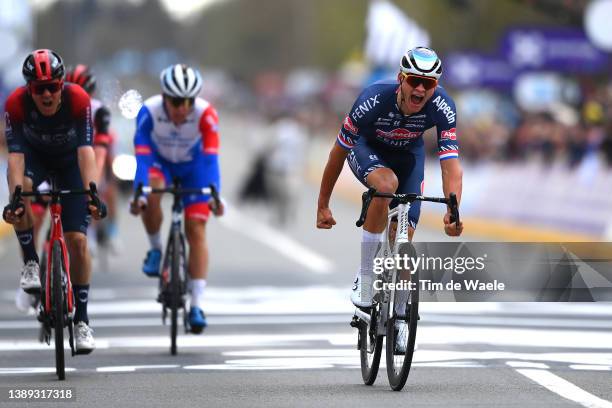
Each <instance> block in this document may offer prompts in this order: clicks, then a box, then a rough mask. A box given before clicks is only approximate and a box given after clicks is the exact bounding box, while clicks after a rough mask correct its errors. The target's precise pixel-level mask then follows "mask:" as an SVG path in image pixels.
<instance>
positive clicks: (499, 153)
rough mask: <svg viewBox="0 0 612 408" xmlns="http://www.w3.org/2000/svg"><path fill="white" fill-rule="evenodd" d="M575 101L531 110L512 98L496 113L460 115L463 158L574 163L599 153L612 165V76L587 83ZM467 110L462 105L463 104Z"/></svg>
mask: <svg viewBox="0 0 612 408" xmlns="http://www.w3.org/2000/svg"><path fill="white" fill-rule="evenodd" d="M580 95H581V97H580V98H579V100H578V101H577V103H575V104H574V105H569V104H563V105H561V104H559V105H558V106H555V107H554V108H553V109H548V110H543V111H539V112H538V111H535V112H533V111H532V112H530V111H526V110H522V109H520V108H519V107H518V106H516V104H514V101H513V100H511V99H508V100H505V101H503V99H504V98H503V97H501V96H498V98H499V99H501V100H502V103H500V104H499V106H498V110H497V111H496V113H497V114H496V115H482V116H481V117H467V118H463V117H460V119H459V127H460V136H461V153H462V158H463V159H464V160H468V161H491V160H493V161H497V162H500V161H502V162H507V161H526V160H538V161H541V162H542V163H544V164H552V163H562V164H564V165H567V166H568V167H570V168H572V167H575V166H577V165H579V164H580V163H581V162H582V161H583V160H584V159H585V158H586V157H588V156H590V157H593V156H597V157H598V158H600V159H601V160H602V162H605V163H606V164H607V165H608V166H612V82H610V83H608V84H605V86H600V87H598V88H596V89H593V88H592V87H591V86H583V87H581V89H580ZM460 114H461V110H460Z"/></svg>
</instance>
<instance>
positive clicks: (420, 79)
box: [404, 74, 438, 90]
mask: <svg viewBox="0 0 612 408" xmlns="http://www.w3.org/2000/svg"><path fill="white" fill-rule="evenodd" d="M404 79H405V80H406V82H408V85H410V86H411V87H413V88H416V87H417V86H419V85H420V84H423V88H425V89H426V90H430V89H432V88H435V87H436V86H437V85H438V80H437V79H435V78H430V77H426V76H420V75H414V74H404Z"/></svg>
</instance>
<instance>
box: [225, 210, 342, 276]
mask: <svg viewBox="0 0 612 408" xmlns="http://www.w3.org/2000/svg"><path fill="white" fill-rule="evenodd" d="M219 220H220V223H221V224H222V225H224V226H225V227H227V228H230V229H232V230H234V231H235V232H238V233H239V234H242V235H245V236H247V237H249V238H251V239H253V240H255V241H257V242H259V243H261V244H263V245H266V246H268V247H270V248H272V249H274V250H275V251H277V252H278V253H280V254H282V255H284V256H285V257H286V258H288V259H291V260H292V261H294V262H296V263H298V264H300V265H302V266H304V267H306V268H308V269H310V270H311V271H313V272H315V273H321V274H325V273H331V271H332V269H333V263H332V262H331V261H330V260H328V259H326V258H324V257H323V256H321V255H319V254H317V253H316V252H314V251H313V250H311V249H309V248H307V247H305V246H304V245H302V244H300V243H299V242H297V241H296V240H294V239H293V238H291V237H289V236H288V235H286V234H284V233H283V232H281V231H279V230H277V229H275V228H272V227H270V226H268V225H266V224H264V223H262V222H261V221H258V220H257V219H255V218H252V217H249V216H247V215H245V214H243V213H241V212H239V211H238V210H237V209H236V208H235V207H229V208H228V211H227V212H226V214H225V215H224V216H223V217H221V218H220V219H219Z"/></svg>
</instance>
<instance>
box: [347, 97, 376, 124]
mask: <svg viewBox="0 0 612 408" xmlns="http://www.w3.org/2000/svg"><path fill="white" fill-rule="evenodd" d="M379 96H380V94H376V95H375V96H373V97H370V98H368V99H366V100H365V101H363V102H361V103H360V104H359V105H358V106H357V107H355V109H353V112H352V113H351V117H352V118H353V120H354V121H355V122H357V120H358V119H361V118H363V117H364V116H365V114H366V113H367V112H369V111H370V110H371V109H373V108H374V107H375V106H376V105H378V104H379V103H380V101H379V100H378V97H379Z"/></svg>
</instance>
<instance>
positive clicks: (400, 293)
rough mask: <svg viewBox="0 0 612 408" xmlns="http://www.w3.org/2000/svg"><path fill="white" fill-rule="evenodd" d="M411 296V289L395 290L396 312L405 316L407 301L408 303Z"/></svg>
mask: <svg viewBox="0 0 612 408" xmlns="http://www.w3.org/2000/svg"><path fill="white" fill-rule="evenodd" d="M409 296H410V291H409V290H408V289H406V290H397V289H396V290H395V304H394V305H393V309H394V311H395V314H397V315H402V316H403V315H404V314H405V313H406V303H408V298H409Z"/></svg>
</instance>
